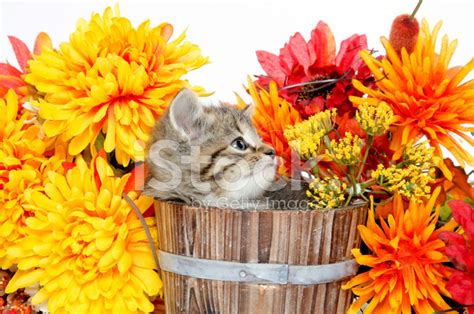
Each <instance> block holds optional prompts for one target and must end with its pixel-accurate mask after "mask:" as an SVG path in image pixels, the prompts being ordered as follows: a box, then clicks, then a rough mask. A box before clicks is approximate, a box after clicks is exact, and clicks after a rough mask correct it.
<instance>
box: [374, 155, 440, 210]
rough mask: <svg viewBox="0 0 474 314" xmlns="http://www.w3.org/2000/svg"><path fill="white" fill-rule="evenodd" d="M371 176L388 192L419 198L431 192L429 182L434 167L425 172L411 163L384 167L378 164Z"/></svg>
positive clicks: (431, 179)
mask: <svg viewBox="0 0 474 314" xmlns="http://www.w3.org/2000/svg"><path fill="white" fill-rule="evenodd" d="M372 178H374V179H375V180H376V181H377V182H378V184H380V185H382V186H384V187H385V188H386V189H387V190H388V191H390V192H398V193H400V194H401V195H404V196H406V197H408V198H417V199H419V198H420V197H428V196H429V194H430V192H431V188H430V186H429V184H430V183H432V182H434V168H431V169H430V170H429V171H428V172H425V171H423V170H422V169H421V168H420V167H418V166H416V165H413V164H411V165H408V166H407V167H404V168H397V166H396V165H392V166H390V167H388V168H385V167H384V166H383V165H378V167H377V170H375V171H373V172H372ZM420 202H421V200H420Z"/></svg>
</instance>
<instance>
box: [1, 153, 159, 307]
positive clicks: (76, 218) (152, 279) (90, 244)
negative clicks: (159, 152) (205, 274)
mask: <svg viewBox="0 0 474 314" xmlns="http://www.w3.org/2000/svg"><path fill="white" fill-rule="evenodd" d="M76 164H77V165H76V167H74V168H72V169H71V170H69V171H68V172H67V173H66V175H62V174H59V173H57V172H54V171H50V172H49V173H48V180H49V181H48V182H47V183H46V184H45V188H44V192H40V191H36V190H32V189H27V190H26V191H25V200H26V202H27V203H28V207H29V208H31V209H32V211H33V212H34V216H32V217H29V218H27V219H26V225H27V228H26V234H27V235H26V236H25V238H23V239H22V240H20V241H18V243H17V244H16V245H14V246H12V247H10V248H9V250H8V253H9V254H10V255H11V256H13V257H14V258H16V259H17V262H18V271H17V272H16V274H15V276H14V277H13V278H12V280H11V281H10V282H9V284H8V286H7V288H6V291H7V293H11V292H13V291H15V290H17V289H19V288H23V287H27V286H31V285H34V284H37V283H39V285H40V287H41V289H40V290H39V291H38V292H37V293H36V295H35V296H34V297H33V299H32V303H33V304H38V303H42V302H44V301H46V300H47V302H48V309H49V311H50V312H51V313H135V312H151V311H152V310H153V305H152V303H151V302H150V301H149V299H148V297H147V296H150V295H156V294H157V293H159V292H160V290H161V287H162V283H161V281H160V278H159V277H158V274H157V272H156V271H155V270H154V269H155V262H154V260H153V257H152V253H151V250H150V247H149V246H148V242H147V238H146V235H145V231H144V229H143V227H142V226H141V224H140V221H139V219H138V218H137V216H136V214H135V213H134V211H133V209H132V208H131V207H130V205H129V204H128V203H127V202H126V200H125V199H124V198H123V196H122V192H123V189H124V186H125V184H126V183H127V180H128V179H129V176H130V174H127V175H125V176H123V177H122V178H115V177H113V170H112V168H111V167H110V166H109V165H108V164H107V163H106V161H105V159H103V158H101V157H98V158H97V159H96V160H95V161H94V162H93V163H92V164H93V168H91V169H89V168H88V166H87V164H86V163H85V161H84V160H83V159H82V158H81V157H78V159H77V162H76ZM128 195H129V196H130V198H131V199H133V200H134V201H135V203H136V204H137V206H138V207H139V208H140V210H141V211H142V212H144V211H145V210H146V209H148V208H149V207H150V205H151V204H152V203H153V199H152V198H149V197H146V196H140V197H137V194H136V193H135V192H129V193H128ZM25 206H26V205H25ZM146 221H147V224H148V226H149V227H150V228H153V226H154V219H153V218H147V219H146ZM152 231H154V232H153V233H154V234H153V236H154V237H155V238H156V229H152Z"/></svg>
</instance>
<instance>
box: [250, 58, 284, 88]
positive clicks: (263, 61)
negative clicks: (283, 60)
mask: <svg viewBox="0 0 474 314" xmlns="http://www.w3.org/2000/svg"><path fill="white" fill-rule="evenodd" d="M256 54H257V59H258V62H259V63H260V65H261V66H262V68H263V70H264V71H265V72H266V73H267V74H268V75H269V76H270V77H271V78H272V79H273V80H275V82H276V83H277V85H278V86H282V85H283V83H284V81H285V73H284V72H283V69H282V67H281V65H280V58H278V56H276V55H274V54H273V53H270V52H266V51H262V50H258V51H257V52H256Z"/></svg>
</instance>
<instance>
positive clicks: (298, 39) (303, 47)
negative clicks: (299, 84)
mask: <svg viewBox="0 0 474 314" xmlns="http://www.w3.org/2000/svg"><path fill="white" fill-rule="evenodd" d="M288 46H289V48H290V53H291V56H292V58H293V60H295V61H296V62H297V63H298V64H299V65H301V66H302V67H303V69H304V72H305V73H306V74H307V73H308V68H309V67H310V66H311V64H312V62H311V60H310V57H309V51H308V44H307V43H306V40H304V38H303V36H302V35H301V34H300V33H296V34H294V35H293V36H291V37H290V41H289V43H288Z"/></svg>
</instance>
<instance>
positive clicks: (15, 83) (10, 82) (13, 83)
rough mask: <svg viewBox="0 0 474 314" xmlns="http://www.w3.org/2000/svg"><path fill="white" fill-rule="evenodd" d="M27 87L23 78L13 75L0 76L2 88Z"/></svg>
mask: <svg viewBox="0 0 474 314" xmlns="http://www.w3.org/2000/svg"><path fill="white" fill-rule="evenodd" d="M25 85H26V83H25V82H24V81H23V80H22V79H21V78H18V77H16V76H12V75H0V86H1V87H3V88H6V89H8V88H17V87H20V86H25Z"/></svg>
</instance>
